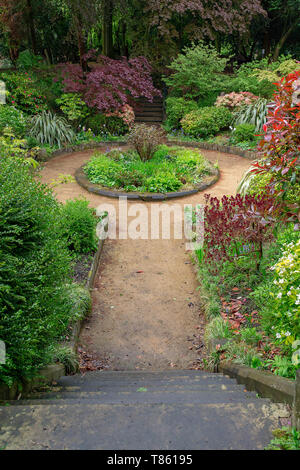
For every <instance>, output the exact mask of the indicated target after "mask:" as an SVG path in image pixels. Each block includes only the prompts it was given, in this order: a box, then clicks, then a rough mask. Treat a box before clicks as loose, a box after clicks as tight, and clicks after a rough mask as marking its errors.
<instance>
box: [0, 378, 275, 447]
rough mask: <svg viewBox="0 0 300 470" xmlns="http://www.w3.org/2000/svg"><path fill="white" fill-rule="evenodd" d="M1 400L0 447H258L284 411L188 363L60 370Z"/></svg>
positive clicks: (231, 381) (230, 381)
mask: <svg viewBox="0 0 300 470" xmlns="http://www.w3.org/2000/svg"><path fill="white" fill-rule="evenodd" d="M6 405H10V406H1V407H0V448H5V449H109V450H112V449H117V450H127V449H131V450H132V449H137V450H140V449H145V450H154V449H157V450H158V449H166V450H170V449H175V450H179V449H181V450H195V449H262V448H264V446H265V445H267V444H268V442H269V441H270V439H271V437H272V435H271V429H274V428H276V427H278V424H279V423H278V416H282V412H283V411H284V410H283V408H284V406H283V405H276V404H272V403H270V402H269V401H268V400H264V399H259V398H257V397H256V395H255V394H254V393H249V392H245V390H244V387H243V386H241V385H237V383H236V382H235V381H234V380H232V379H230V378H228V377H226V376H223V375H221V374H213V373H206V372H202V371H192V370H170V371H157V372H152V371H105V372H100V371H98V372H91V373H88V374H86V375H84V376H80V375H75V376H69V377H63V378H61V380H59V382H58V384H57V385H56V386H55V387H53V388H52V389H50V390H49V391H47V392H45V393H39V394H35V395H34V396H33V397H31V398H30V399H26V400H19V401H15V402H10V403H6Z"/></svg>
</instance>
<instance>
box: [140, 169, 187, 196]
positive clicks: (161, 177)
mask: <svg viewBox="0 0 300 470" xmlns="http://www.w3.org/2000/svg"><path fill="white" fill-rule="evenodd" d="M181 186H182V183H181V181H180V179H179V178H178V177H177V176H175V175H174V174H172V173H167V172H165V171H164V172H161V173H157V174H156V175H155V176H151V177H150V178H147V180H146V182H145V189H146V191H149V192H151V193H153V192H154V193H166V192H169V191H170V192H172V191H177V189H179V188H180V187H181Z"/></svg>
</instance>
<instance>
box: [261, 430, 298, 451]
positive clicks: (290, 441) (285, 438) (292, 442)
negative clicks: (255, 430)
mask: <svg viewBox="0 0 300 470" xmlns="http://www.w3.org/2000/svg"><path fill="white" fill-rule="evenodd" d="M272 432H273V436H274V439H272V440H271V442H270V444H269V445H268V447H266V448H265V450H300V431H297V429H296V428H288V427H283V428H281V429H275V430H274V431H272Z"/></svg>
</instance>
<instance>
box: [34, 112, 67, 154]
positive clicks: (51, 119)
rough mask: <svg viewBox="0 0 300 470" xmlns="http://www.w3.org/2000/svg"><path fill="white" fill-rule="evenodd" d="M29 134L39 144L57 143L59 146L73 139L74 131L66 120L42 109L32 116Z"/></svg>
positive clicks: (52, 144)
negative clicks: (39, 112)
mask: <svg viewBox="0 0 300 470" xmlns="http://www.w3.org/2000/svg"><path fill="white" fill-rule="evenodd" d="M29 135H30V137H34V138H35V139H36V140H37V141H38V143H39V144H41V145H44V144H48V145H51V146H54V145H57V146H58V147H59V148H60V147H62V145H64V144H67V143H71V142H73V141H74V139H75V133H74V131H73V129H72V127H71V126H70V125H69V124H68V122H67V121H66V120H65V119H64V118H62V117H60V116H58V115H57V114H52V113H51V112H50V111H49V112H47V111H43V112H42V113H41V114H38V115H37V116H34V117H33V118H32V120H31V128H30V131H29Z"/></svg>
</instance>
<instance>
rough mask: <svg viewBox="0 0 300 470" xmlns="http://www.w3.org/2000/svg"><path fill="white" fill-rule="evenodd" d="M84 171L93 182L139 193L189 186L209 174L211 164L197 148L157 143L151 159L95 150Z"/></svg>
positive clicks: (135, 154) (174, 189) (162, 191)
mask: <svg viewBox="0 0 300 470" xmlns="http://www.w3.org/2000/svg"><path fill="white" fill-rule="evenodd" d="M84 172H85V174H86V175H87V177H88V179H89V180H90V181H91V182H92V183H95V184H100V185H102V186H104V187H108V188H116V189H120V190H125V191H139V192H161V193H165V192H172V191H177V190H179V189H181V188H191V187H194V186H195V185H196V184H197V183H200V182H201V180H202V179H203V177H205V176H206V175H209V174H210V173H211V166H210V165H209V163H208V161H207V160H205V158H204V157H203V155H201V154H200V153H199V151H197V150H191V149H184V148H182V147H168V146H166V145H161V146H158V147H157V149H156V151H155V152H154V153H153V156H152V158H151V159H145V160H142V159H141V158H140V156H139V154H138V153H137V152H135V151H122V150H120V149H119V150H112V151H110V152H107V153H106V154H103V153H102V154H101V153H99V152H98V153H96V154H95V155H94V157H93V158H92V159H91V160H90V161H89V162H88V163H87V164H86V165H85V168H84Z"/></svg>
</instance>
